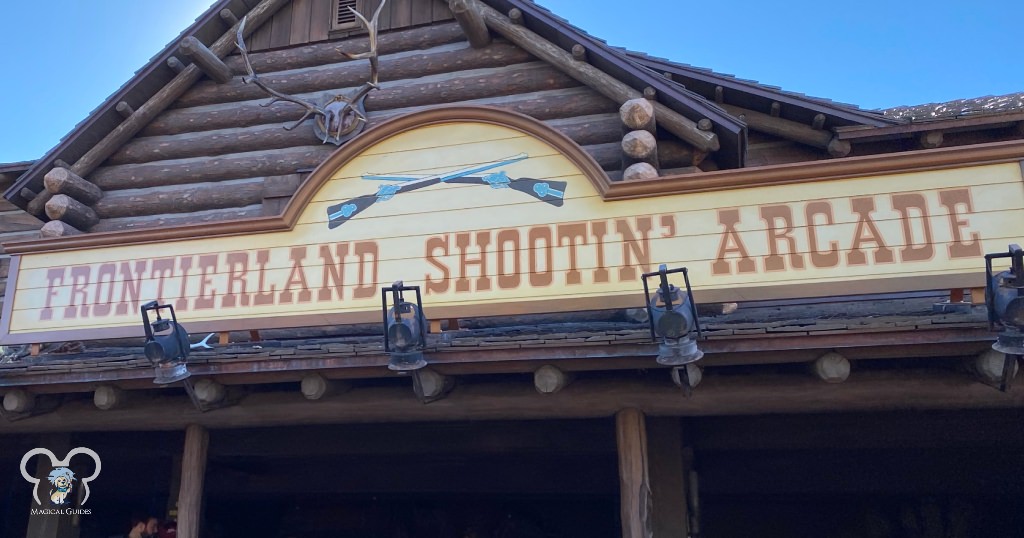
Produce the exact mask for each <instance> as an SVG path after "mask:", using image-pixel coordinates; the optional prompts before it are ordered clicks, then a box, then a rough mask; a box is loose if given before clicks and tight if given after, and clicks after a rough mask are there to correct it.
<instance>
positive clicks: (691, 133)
mask: <svg viewBox="0 0 1024 538" xmlns="http://www.w3.org/2000/svg"><path fill="white" fill-rule="evenodd" d="M466 1H467V2H469V3H472V4H475V5H476V6H477V9H478V10H480V13H481V14H482V15H483V17H484V21H485V22H487V26H488V27H489V28H491V29H492V30H494V31H495V32H497V33H498V34H501V35H502V36H503V37H504V38H505V39H508V40H509V41H511V42H512V43H513V44H515V45H518V46H519V47H521V48H522V49H524V50H526V51H527V52H529V53H530V54H532V55H534V56H536V57H537V58H539V59H541V60H543V61H546V62H549V63H551V64H553V65H554V66H555V67H557V68H559V69H561V70H562V71H563V72H564V73H566V74H567V75H569V76H571V77H573V78H575V79H576V80H578V81H580V82H582V83H583V84H586V85H587V86H589V87H591V88H593V89H594V90H595V91H597V92H598V93H600V94H601V95H604V96H605V97H607V98H609V99H611V100H613V101H615V102H616V103H624V102H626V101H628V100H630V99H636V98H638V97H643V94H642V93H641V92H639V91H637V90H635V89H633V88H631V87H630V86H628V85H627V84H625V83H623V82H621V81H619V80H616V79H615V78H613V77H611V76H610V75H608V74H607V73H605V72H604V71H601V70H600V69H598V68H596V67H594V66H592V65H590V64H589V63H585V62H577V61H576V60H574V59H573V57H572V54H571V53H569V52H566V51H565V50H564V49H562V48H561V47H559V46H557V45H555V44H554V43H551V42H550V41H548V40H546V39H544V38H543V37H541V36H540V35H538V34H536V33H534V32H532V31H530V30H528V29H526V28H525V27H523V26H522V25H519V24H516V23H515V21H514V20H510V18H509V17H505V16H504V15H502V14H501V13H499V12H497V11H496V10H495V9H494V8H492V7H490V6H488V5H486V4H484V3H483V2H481V1H480V0H466ZM513 11H518V9H513ZM510 15H511V13H510ZM521 16H522V14H521V13H520V17H521ZM654 108H655V110H656V111H657V114H658V123H659V124H660V125H661V127H662V128H664V129H665V130H666V131H668V132H670V133H672V134H674V135H676V136H678V137H679V138H681V139H683V140H685V141H686V142H689V143H690V144H692V145H694V146H696V147H697V148H698V149H701V150H706V151H718V149H719V147H720V143H719V140H718V136H717V135H715V134H714V133H709V132H704V131H701V130H700V129H698V128H697V124H696V122H694V121H693V120H690V119H689V118H686V117H684V116H683V115H681V114H679V113H677V112H676V111H674V110H672V109H671V108H669V107H667V106H665V105H663V104H661V103H654Z"/></svg>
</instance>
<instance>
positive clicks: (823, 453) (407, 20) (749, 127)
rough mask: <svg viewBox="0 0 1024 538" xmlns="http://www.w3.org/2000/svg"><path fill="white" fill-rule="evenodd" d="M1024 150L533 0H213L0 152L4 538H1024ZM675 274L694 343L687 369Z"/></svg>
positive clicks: (998, 121)
mask: <svg viewBox="0 0 1024 538" xmlns="http://www.w3.org/2000/svg"><path fill="white" fill-rule="evenodd" d="M349 7H352V8H354V10H355V11H351V10H349ZM364 18H365V21H364V20H362V19H364ZM240 38H241V39H242V40H243V43H244V45H245V47H246V54H244V55H243V54H241V53H240V47H239V46H238V43H237V41H238V40H239V39H240ZM271 96H276V97H277V99H274V101H273V102H272V104H270V105H269V106H266V105H267V104H268V100H270V98H271ZM1022 160H1024V94H1020V95H1012V96H1004V97H1000V98H984V99H976V100H964V101H959V102H955V103H945V104H941V105H923V106H917V107H901V108H897V109H891V110H886V111H869V110H861V109H859V108H857V107H854V106H850V105H844V104H839V103H835V102H832V101H828V100H825V99H818V98H811V97H807V96H805V95H801V94H797V93H792V92H787V91H783V90H780V89H778V88H773V87H768V86H764V85H761V84H758V83H755V82H751V81H746V80H741V79H737V78H734V77H731V76H726V75H721V74H718V73H715V72H713V71H710V70H706V69H701V68H695V67H692V66H689V65H686V64H681V63H676V62H675V61H672V60H666V59H661V58H653V57H650V56H647V55H644V54H642V53H638V52H633V51H627V50H622V49H617V48H614V47H611V46H609V45H607V44H606V43H604V42H603V41H601V40H599V39H597V38H595V37H593V36H590V35H588V34H587V33H586V32H584V31H582V30H581V29H579V28H576V27H574V26H572V25H570V24H569V23H568V22H567V21H565V20H563V19H561V18H559V17H558V16H557V15H556V14H554V13H551V12H549V11H547V10H545V9H544V8H543V7H541V6H539V5H536V4H534V3H532V2H529V1H526V0H449V1H446V0H388V1H387V2H386V3H385V4H383V6H382V5H381V3H380V2H378V1H377V0H221V1H219V2H217V3H216V4H215V5H213V6H212V7H211V8H210V9H209V10H208V11H207V12H206V13H205V14H204V15H202V16H201V17H200V18H199V19H197V20H196V22H195V23H194V24H193V25H192V26H190V27H189V28H187V29H185V31H184V32H182V34H181V35H180V36H179V38H177V39H175V40H174V42H172V43H171V44H169V45H168V46H167V47H166V48H165V49H164V50H163V51H161V52H160V53H159V54H158V55H156V56H155V57H154V58H153V59H152V60H151V61H150V62H149V63H148V64H147V65H145V66H144V67H143V68H142V69H140V70H139V71H138V72H137V73H136V74H135V76H134V77H133V78H132V79H131V80H129V81H128V82H127V83H126V84H125V85H124V86H122V87H121V88H120V89H119V90H117V91H116V92H115V93H114V94H113V95H111V96H110V97H109V98H108V99H107V100H106V101H105V102H104V103H102V104H101V105H100V106H99V107H98V108H97V109H96V110H94V111H93V112H92V113H91V114H90V115H89V117H88V118H86V119H85V120H84V121H83V122H81V123H80V124H79V125H78V126H76V127H75V129H74V130H73V131H72V132H71V133H69V134H68V135H67V136H66V137H64V138H63V139H62V140H61V142H60V143H59V144H58V145H57V146H56V147H54V148H53V149H52V150H51V151H50V152H48V153H47V154H46V155H45V156H43V157H42V158H40V159H39V160H36V161H33V162H28V163H15V164H10V165H3V166H0V179H2V180H3V185H4V187H5V189H6V191H5V194H4V199H5V201H4V202H3V203H2V205H3V207H0V233H2V234H3V235H2V237H0V239H3V240H4V254H3V256H4V259H3V266H2V267H3V271H2V272H3V276H4V277H5V278H6V282H7V284H6V287H5V289H6V291H5V296H4V304H3V312H2V316H0V344H2V345H3V348H2V349H3V355H2V358H0V394H2V396H3V406H2V417H0V499H2V502H0V536H10V537H15V536H31V537H33V538H58V537H60V538H65V537H81V538H86V537H89V538H91V537H108V536H115V535H120V534H124V533H126V532H127V530H128V522H129V518H130V517H131V515H132V514H133V513H147V514H152V515H155V516H157V517H159V518H161V519H164V520H176V522H177V533H178V534H177V535H178V536H181V537H184V538H194V537H197V536H202V537H215V538H216V537H225V538H226V537H242V536H245V537H250V536H267V537H280V538H285V537H294V538H316V537H326V536H331V537H364V536H376V537H387V538H392V537H394V538H399V537H435V536H436V537H442V538H447V537H451V538H464V537H465V538H468V537H479V538H484V537H495V538H497V537H502V538H513V537H530V538H532V537H577V536H588V537H591V538H598V537H612V536H622V537H625V538H639V537H650V536H654V537H656V538H662V537H674V538H675V537H708V538H717V537H731V536H821V537H836V538H841V537H842V538H845V537H872V538H874V537H877V538H886V537H894V538H895V537H904V536H906V537H925V538H939V537H944V538H945V537H949V538H954V537H955V538H963V537H974V536H1015V535H1019V533H1020V532H1021V531H1020V529H1021V528H1024V515H1022V512H1021V511H1020V510H1019V508H1020V506H1022V505H1024V480H1022V478H1021V476H1022V472H1024V428H1021V426H1020V424H1021V420H1022V419H1024V412H1022V408H1024V389H1021V388H1020V387H1015V386H1013V384H1012V383H1009V385H1010V386H1009V387H1004V388H1006V390H998V388H997V387H996V386H995V385H999V384H1000V383H1005V382H1007V381H1012V379H1013V376H1014V374H1015V373H1016V367H1017V366H1016V356H1015V355H1012V354H1011V355H1008V356H1007V355H1004V354H1002V353H999V352H996V351H994V350H993V349H992V344H993V342H994V341H995V340H996V332H995V331H993V330H992V327H990V323H989V316H988V313H987V311H986V308H985V306H984V302H985V301H984V295H985V294H984V286H985V285H986V273H985V271H986V265H985V260H986V258H985V255H986V254H989V253H1000V252H1007V246H1008V245H1010V244H1013V243H1017V242H1020V240H1021V239H1022V238H1021V235H1020V230H1022V229H1024V227H1022V225H1024V183H1022V168H1021V162H1022ZM420 187H422V188H420ZM414 201H415V202H416V203H413V202H414ZM995 261H996V262H997V264H996V265H997V267H996V270H998V271H1001V270H1003V269H1005V267H1000V266H999V263H1001V262H1002V261H1003V260H1002V259H997V260H995ZM662 264H665V266H666V267H667V268H668V269H676V268H680V267H687V270H688V271H687V273H686V275H687V277H688V279H689V284H690V285H692V291H693V299H694V302H695V303H696V306H695V309H694V310H695V311H696V313H697V314H698V315H699V320H700V326H701V331H700V334H699V335H698V336H697V337H695V341H694V342H690V344H695V345H696V346H697V348H699V350H700V352H702V353H703V354H704V355H703V358H701V359H700V360H699V361H696V362H687V363H686V364H678V363H677V364H675V365H665V364H661V363H660V362H659V360H657V359H658V358H659V357H662V354H663V349H664V346H663V345H660V344H664V345H667V344H666V343H665V342H667V340H665V339H666V338H667V337H665V336H664V334H662V332H657V333H656V332H655V331H654V330H652V329H651V325H650V324H651V323H652V322H653V320H651V319H649V318H650V314H651V312H652V310H649V309H647V308H645V307H646V306H647V304H648V297H645V295H644V290H645V288H644V281H643V280H642V276H643V275H645V274H648V273H651V272H656V271H658V268H659V266H660V265H662ZM1004 265H1005V264H1004ZM659 276H660V275H655V276H653V277H652V278H653V280H651V282H652V286H653V288H652V289H658V288H659V280H658V278H659ZM666 277H667V278H668V277H671V278H670V279H671V281H672V283H673V284H674V285H676V286H679V287H681V288H685V287H686V286H685V284H684V281H683V280H682V279H681V278H676V277H680V274H678V273H672V274H669V275H667V276H666ZM395 281H403V282H404V284H405V285H415V286H419V291H420V292H422V305H423V306H422V308H423V310H422V313H423V314H424V316H425V318H427V319H429V321H430V324H429V328H430V331H429V334H426V335H425V336H424V338H423V341H422V343H421V344H420V345H419V346H417V345H416V342H415V341H413V342H412V344H410V345H412V346H413V347H412V348H411V349H414V352H411V353H410V354H405V355H403V354H402V353H400V352H399V351H404V349H405V348H402V347H401V346H402V345H405V344H408V342H404V341H403V342H399V341H398V339H396V338H397V337H398V336H400V335H398V333H389V334H390V336H389V337H388V338H389V340H388V347H385V336H384V334H385V333H386V332H387V331H385V330H384V324H383V323H382V319H385V320H393V318H391V317H389V316H388V315H387V314H385V312H386V308H387V307H388V306H389V305H390V302H391V300H392V299H393V297H391V295H390V294H389V293H387V290H389V289H391V286H392V283H393V282H395ZM382 290H383V291H384V293H382ZM413 294H414V292H413V291H407V292H406V294H405V299H406V300H410V301H412V297H413ZM382 296H383V298H384V305H383V306H382V301H381V297H382ZM151 301H156V305H158V306H159V305H170V306H173V307H174V308H175V314H176V316H177V319H178V321H179V322H180V323H181V326H182V327H183V328H184V329H185V330H187V331H188V332H189V333H190V334H191V340H190V341H191V342H192V343H194V344H196V345H194V346H193V349H191V352H190V353H189V354H188V356H187V360H186V361H185V363H184V368H185V369H187V373H188V374H189V377H187V378H185V379H183V380H182V379H180V377H181V376H180V375H179V376H177V377H174V378H172V379H167V378H164V379H162V381H171V382H165V383H154V378H155V377H156V378H157V379H158V380H161V379H160V378H159V376H161V375H166V374H167V372H161V371H157V369H156V368H155V367H154V363H153V362H151V360H150V358H149V357H150V356H151V355H149V354H147V352H146V351H144V348H143V344H144V335H145V332H144V331H145V326H144V323H143V318H142V317H141V316H140V309H143V310H144V309H145V307H146V305H151V304H152V303H150V302H151ZM691 304H692V303H691ZM656 306H657V305H656ZM417 311H418V310H417V309H415V308H412V309H410V310H407V311H406V313H407V314H409V313H410V312H411V313H412V314H415V313H416V312H417ZM147 312H148V315H149V316H150V317H152V316H153V315H155V314H156V311H154V310H152V308H151V309H150V310H148V311H147ZM161 312H165V311H164V310H161ZM687 312H690V313H692V311H690V310H687ZM655 313H657V312H655ZM382 316H383V318H382ZM414 319H415V318H414ZM658 319H665V318H664V317H659V318H658ZM691 321H692V320H691ZM388 324H389V326H390V325H391V322H389V323H388ZM403 326H404V327H414V328H415V327H422V325H420V324H419V323H418V322H417V321H413V322H411V323H407V324H406V325H403ZM659 326H660V325H659ZM172 330H173V328H172ZM409 330H410V331H412V330H413V329H409ZM659 331H661V329H659ZM208 334H211V335H213V336H212V338H206V339H204V337H206V335H208ZM410 334H411V333H410ZM201 339H203V342H205V343H207V344H208V345H207V346H206V347H204V346H202V345H199V344H200V340H201ZM161 342H165V343H166V342H167V341H166V340H162V341H161ZM168 345H170V344H168ZM164 349H171V348H164ZM396 350H398V351H396ZM416 352H422V356H419V355H417V354H416ZM694 356H697V355H694V354H691V355H689V356H688V357H689V358H688V359H687V360H691V359H692V358H693V357H694ZM1007 357H1010V358H1009V359H1007ZM670 358H671V357H670ZM403 361H405V362H403ZM421 361H422V362H421ZM423 362H425V364H423ZM179 367H180V364H179ZM396 367H397V368H399V369H398V370H396V369H395V368H396ZM401 368H415V369H405V370H402V369H401ZM177 373H178V374H181V373H182V372H181V371H180V370H179V371H177ZM76 447H84V448H87V449H89V450H91V451H93V452H95V454H96V455H97V457H98V458H96V459H94V458H90V457H88V454H85V453H81V452H79V453H78V454H76V455H75V456H74V458H71V457H69V458H68V459H67V461H64V462H63V463H59V458H61V457H64V455H65V454H69V451H72V449H74V448H76ZM35 448H45V449H47V450H49V451H51V452H52V454H53V455H52V456H51V457H50V460H51V461H47V460H46V458H45V454H42V455H38V456H32V457H26V455H27V454H32V452H31V451H32V450H33V449H35ZM97 459H98V461H97ZM100 462H102V464H101V463H100ZM58 465H65V466H69V467H70V468H71V469H72V470H73V471H74V472H75V474H76V476H77V479H76V481H75V482H73V486H72V489H71V493H70V494H69V495H70V497H69V499H70V500H69V501H68V503H69V504H67V505H64V506H66V507H67V506H70V507H71V508H66V509H64V513H62V514H58V513H54V512H53V511H47V510H43V508H47V507H49V505H48V504H47V503H39V502H38V501H37V498H36V497H35V496H38V498H40V499H42V500H43V501H46V499H47V497H48V496H49V495H50V494H51V493H53V492H54V491H56V490H54V489H53V487H51V486H50V484H49V482H47V477H48V476H49V473H50V472H51V470H52V469H53V468H54V467H56V466H58ZM32 477H35V479H36V480H40V481H41V482H40V483H39V484H37V485H35V486H33V484H32V483H31V482H30V481H28V480H26V479H27V478H32ZM92 477H94V478H92ZM33 487H35V489H33ZM39 492H42V494H40V493H39ZM50 508H52V507H50Z"/></svg>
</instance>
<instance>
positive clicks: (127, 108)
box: [114, 101, 135, 119]
mask: <svg viewBox="0 0 1024 538" xmlns="http://www.w3.org/2000/svg"><path fill="white" fill-rule="evenodd" d="M114 110H117V113H118V114H120V115H121V117H122V118H125V119H127V118H129V117H131V115H132V114H134V113H135V109H134V108H132V105H129V104H128V103H127V102H125V101H121V102H119V103H117V106H116V107H114Z"/></svg>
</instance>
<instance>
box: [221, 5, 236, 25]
mask: <svg viewBox="0 0 1024 538" xmlns="http://www.w3.org/2000/svg"><path fill="white" fill-rule="evenodd" d="M220 19H221V20H222V21H224V23H225V24H227V25H228V26H234V25H236V24H238V16H237V15H235V13H234V12H233V11H231V10H230V9H228V8H224V9H222V10H220Z"/></svg>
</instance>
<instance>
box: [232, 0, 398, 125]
mask: <svg viewBox="0 0 1024 538" xmlns="http://www.w3.org/2000/svg"><path fill="white" fill-rule="evenodd" d="M386 1H387V0H382V1H381V3H380V5H379V6H377V11H376V12H374V14H373V18H372V19H370V20H366V17H363V15H362V14H361V13H359V12H358V11H356V10H354V9H352V8H351V7H350V8H348V9H349V10H351V11H352V13H353V14H355V16H356V17H357V18H358V19H359V20H360V21H361V22H362V23H363V26H365V27H366V32H367V33H368V34H369V42H370V50H369V51H367V52H363V53H360V54H351V53H348V52H343V53H342V54H344V55H345V56H347V57H348V58H349V59H351V60H369V61H370V80H368V81H367V82H364V83H363V85H362V86H360V87H359V88H358V89H356V91H355V92H354V93H352V94H351V95H346V94H344V93H337V94H333V95H326V94H325V95H323V96H321V98H320V101H319V103H313V102H310V101H306V100H304V99H300V98H298V97H294V96H291V95H288V94H286V93H281V92H279V91H277V90H275V89H273V88H271V87H270V86H267V84H266V83H265V82H263V81H262V80H260V78H259V77H258V76H256V70H255V69H253V67H252V62H251V61H250V60H249V51H248V49H246V47H245V41H244V40H243V38H242V32H243V30H244V29H245V19H244V18H243V19H242V22H241V24H239V25H238V32H237V34H236V37H235V44H236V45H238V50H239V52H241V53H242V60H243V61H244V62H245V70H246V72H247V73H248V75H247V76H246V77H245V78H243V79H242V81H243V82H245V83H246V84H249V83H252V84H255V85H256V86H257V87H259V88H260V89H261V90H263V91H265V92H267V93H268V94H270V97H271V99H270V102H268V103H264V104H263V105H262V106H270V105H272V104H274V103H276V102H278V101H285V102H288V103H294V104H296V105H299V106H301V107H302V108H304V109H305V110H306V111H305V112H304V113H303V114H302V117H301V118H299V119H298V120H296V122H295V123H293V124H292V125H290V126H288V127H285V129H286V130H289V131H291V130H292V129H294V128H296V127H298V126H299V125H301V124H302V122H304V121H306V119H307V118H309V117H310V116H314V117H315V118H316V122H315V123H314V127H313V130H314V132H315V133H316V135H317V136H318V137H320V139H321V140H323V142H324V143H327V142H330V143H332V144H335V145H341V144H342V143H344V142H345V141H347V140H349V139H351V138H352V137H354V136H356V135H357V134H359V133H360V132H362V130H363V128H364V127H366V107H365V106H364V104H363V101H364V100H365V99H366V96H367V95H368V94H369V93H370V92H371V91H372V90H376V89H377V88H378V85H377V81H378V67H377V66H378V63H377V19H378V17H379V16H380V12H381V9H382V8H383V7H384V4H385V3H386Z"/></svg>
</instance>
